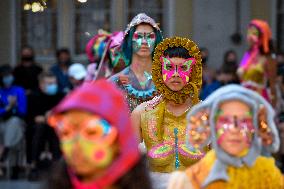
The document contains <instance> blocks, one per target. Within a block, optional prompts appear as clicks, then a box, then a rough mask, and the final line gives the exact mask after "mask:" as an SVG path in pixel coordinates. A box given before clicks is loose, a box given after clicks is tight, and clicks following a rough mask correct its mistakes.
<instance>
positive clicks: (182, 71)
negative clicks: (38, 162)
mask: <svg viewBox="0 0 284 189" xmlns="http://www.w3.org/2000/svg"><path fill="white" fill-rule="evenodd" d="M160 61H161V62H162V75H163V80H164V81H165V82H166V81H168V80H169V79H170V78H172V77H173V76H174V75H177V76H179V77H180V78H181V79H182V81H183V82H184V83H185V84H187V83H188V82H189V77H190V74H191V72H192V67H193V65H194V64H195V59H194V58H188V59H184V61H183V62H182V63H181V64H179V65H177V64H175V63H174V62H173V61H172V60H171V59H170V58H169V57H164V56H162V57H161V58H160Z"/></svg>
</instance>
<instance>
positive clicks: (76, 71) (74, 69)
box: [68, 63, 87, 89]
mask: <svg viewBox="0 0 284 189" xmlns="http://www.w3.org/2000/svg"><path fill="white" fill-rule="evenodd" d="M68 76H69V79H70V82H71V84H72V89H74V88H76V87H78V86H80V85H81V84H82V83H83V82H84V80H85V77H86V76H87V70H86V68H85V66H84V65H83V64H80V63H74V64H72V65H71V66H70V67H69V68H68Z"/></svg>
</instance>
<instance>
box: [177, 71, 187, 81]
mask: <svg viewBox="0 0 284 189" xmlns="http://www.w3.org/2000/svg"><path fill="white" fill-rule="evenodd" d="M178 75H179V76H180V78H181V79H182V81H183V82H184V83H188V82H189V72H184V71H180V70H178Z"/></svg>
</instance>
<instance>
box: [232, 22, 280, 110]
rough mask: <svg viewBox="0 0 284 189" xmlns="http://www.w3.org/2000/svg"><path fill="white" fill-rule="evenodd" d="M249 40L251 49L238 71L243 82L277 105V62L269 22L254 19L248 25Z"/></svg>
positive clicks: (245, 85)
mask: <svg viewBox="0 0 284 189" xmlns="http://www.w3.org/2000/svg"><path fill="white" fill-rule="evenodd" d="M247 41H248V43H249V50H248V51H247V52H246V53H245V55H244V57H243V59H242V61H241V64H240V66H239V68H238V71H237V73H238V75H239V77H240V80H241V84H242V85H243V86H244V87H247V88H249V89H252V90H254V91H256V92H258V93H259V94H260V95H262V96H263V97H264V98H265V99H266V100H268V101H269V102H271V103H272V105H273V106H274V107H275V105H276V101H277V99H276V89H275V84H276V81H275V79H276V62H275V61H274V60H273V58H272V56H271V53H272V52H271V51H272V45H271V30H270V27H269V25H268V24H267V22H265V21H263V20H258V19H255V20H252V21H251V22H250V24H249V27H248V32H247ZM267 86H269V89H270V94H269V91H268V87H267Z"/></svg>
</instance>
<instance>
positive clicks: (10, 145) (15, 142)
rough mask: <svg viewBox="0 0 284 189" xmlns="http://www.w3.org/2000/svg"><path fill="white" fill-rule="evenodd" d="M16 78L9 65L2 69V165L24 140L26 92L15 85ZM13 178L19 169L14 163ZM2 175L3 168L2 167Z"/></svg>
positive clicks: (0, 161)
mask: <svg viewBox="0 0 284 189" xmlns="http://www.w3.org/2000/svg"><path fill="white" fill-rule="evenodd" d="M13 82H14V76H13V75H12V68H11V67H10V66H9V65H3V66H1V67H0V85H1V87H0V163H3V162H4V161H5V160H6V158H7V157H8V154H9V152H10V151H12V150H13V149H14V148H17V147H19V146H20V144H21V143H22V140H23V138H24V130H25V122H24V121H23V118H24V116H25V115H26V112H27V99H26V95H25V90H24V89H23V88H22V87H18V86H16V85H14V84H13ZM12 166H14V167H13V170H12V177H17V172H18V167H17V166H16V165H15V162H13V163H12ZM0 174H1V167H0Z"/></svg>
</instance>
